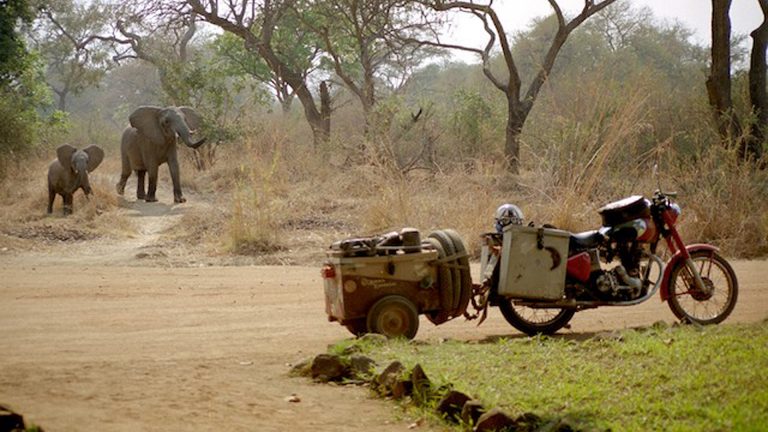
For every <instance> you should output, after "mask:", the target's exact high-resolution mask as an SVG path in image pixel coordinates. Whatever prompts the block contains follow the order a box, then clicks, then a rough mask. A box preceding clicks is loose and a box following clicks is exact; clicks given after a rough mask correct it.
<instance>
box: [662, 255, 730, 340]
mask: <svg viewBox="0 0 768 432" xmlns="http://www.w3.org/2000/svg"><path fill="white" fill-rule="evenodd" d="M691 259H692V260H693V263H694V265H695V266H696V268H697V269H698V270H699V273H700V274H701V279H702V281H703V282H704V285H705V286H706V287H707V291H706V292H703V291H702V290H699V289H698V288H696V284H695V282H694V280H693V275H691V274H690V270H688V267H687V266H686V265H685V262H684V261H682V260H680V261H678V262H677V264H676V265H675V268H673V269H672V272H671V273H670V277H669V298H668V299H667V302H668V303H669V308H670V309H672V313H673V314H675V316H676V317H677V318H678V319H680V320H682V321H690V322H695V323H698V324H702V325H707V324H717V323H720V322H722V321H723V320H725V319H726V318H728V315H730V314H731V312H733V308H734V307H735V306H736V299H737V298H738V294H739V284H738V281H737V280H736V273H735V272H734V271H733V268H732V267H731V265H730V264H728V261H726V260H725V258H723V257H722V256H720V254H718V253H717V252H714V251H696V252H693V253H691Z"/></svg>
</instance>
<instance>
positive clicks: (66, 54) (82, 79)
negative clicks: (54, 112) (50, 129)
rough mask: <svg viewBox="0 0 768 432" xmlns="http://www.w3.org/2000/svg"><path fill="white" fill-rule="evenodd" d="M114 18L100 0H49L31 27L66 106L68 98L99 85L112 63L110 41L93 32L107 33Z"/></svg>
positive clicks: (35, 44) (61, 102)
mask: <svg viewBox="0 0 768 432" xmlns="http://www.w3.org/2000/svg"><path fill="white" fill-rule="evenodd" d="M111 19H112V16H111V15H110V10H109V7H108V6H106V5H102V4H101V3H100V2H93V3H90V4H82V3H78V2H74V1H72V0H58V1H52V2H46V3H45V5H44V12H43V13H42V14H41V16H40V18H39V19H38V20H37V21H36V23H35V26H34V28H33V29H32V30H31V31H30V37H31V39H32V41H33V47H34V49H35V50H36V51H38V52H39V53H40V55H41V56H42V58H43V60H44V61H45V63H46V72H45V78H46V82H47V83H48V85H50V86H51V88H52V89H53V91H54V92H55V93H56V95H57V96H58V98H59V102H58V107H59V109H61V110H64V109H66V108H67V98H68V97H69V96H75V95H78V94H81V93H82V92H83V91H85V90H86V89H87V88H89V87H92V86H97V85H99V83H100V82H101V80H102V78H103V77H104V76H105V74H106V72H107V70H108V68H109V67H110V59H109V45H108V44H107V43H106V42H102V41H100V40H99V39H92V38H91V36H92V35H94V34H101V33H104V34H106V33H107V30H106V27H107V24H108V23H109V22H110V20H111Z"/></svg>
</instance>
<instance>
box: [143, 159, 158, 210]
mask: <svg viewBox="0 0 768 432" xmlns="http://www.w3.org/2000/svg"><path fill="white" fill-rule="evenodd" d="M147 172H148V174H149V187H148V188H147V196H146V197H145V198H144V201H146V202H155V201H157V198H156V197H155V193H156V192H157V165H155V166H153V167H150V168H149V169H148V170H147Z"/></svg>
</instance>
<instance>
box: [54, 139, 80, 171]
mask: <svg viewBox="0 0 768 432" xmlns="http://www.w3.org/2000/svg"><path fill="white" fill-rule="evenodd" d="M76 151H77V149H76V148H74V147H72V146H71V145H69V144H63V145H60V146H59V148H57V149H56V158H57V159H59V163H60V164H61V166H63V167H64V168H67V169H69V168H71V167H72V155H73V154H75V152H76Z"/></svg>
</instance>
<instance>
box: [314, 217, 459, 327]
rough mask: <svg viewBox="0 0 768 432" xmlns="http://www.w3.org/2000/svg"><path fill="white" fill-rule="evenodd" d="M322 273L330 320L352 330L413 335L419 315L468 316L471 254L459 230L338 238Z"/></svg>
mask: <svg viewBox="0 0 768 432" xmlns="http://www.w3.org/2000/svg"><path fill="white" fill-rule="evenodd" d="M326 255H327V258H326V260H325V262H324V264H323V267H322V270H321V275H322V278H323V284H324V291H325V310H326V313H327V315H328V320H329V321H336V322H339V323H341V324H342V325H343V326H345V327H346V328H347V329H348V330H349V331H350V332H351V333H352V334H354V335H361V334H363V333H380V334H383V335H385V336H388V337H398V336H402V337H406V338H409V339H410V338H413V337H414V336H415V335H416V333H417V332H418V329H419V315H425V316H426V317H427V319H429V320H430V321H431V322H432V323H434V324H442V323H444V322H446V321H449V320H451V319H453V318H456V317H459V316H463V315H464V314H465V312H466V309H467V305H468V304H469V301H470V298H471V296H472V290H473V284H472V277H471V274H470V270H469V257H468V255H467V249H466V247H465V246H464V242H463V240H462V239H461V237H460V236H459V235H458V234H457V233H456V232H455V231H453V230H450V229H444V230H437V231H434V232H432V233H430V234H429V235H428V236H427V238H426V239H424V240H423V241H422V239H421V234H420V233H419V231H418V230H415V229H413V228H404V229H402V230H400V231H393V232H390V233H387V234H384V235H380V236H372V237H362V238H350V239H346V240H342V241H338V242H335V243H333V244H332V245H331V247H330V248H329V249H328V250H327V251H326Z"/></svg>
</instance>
